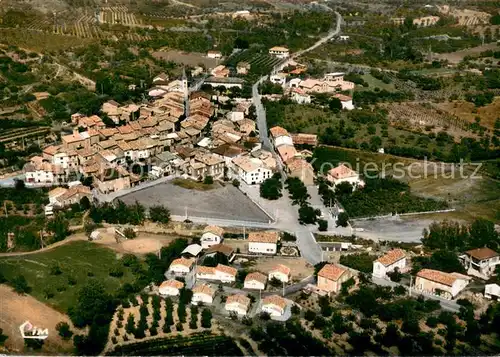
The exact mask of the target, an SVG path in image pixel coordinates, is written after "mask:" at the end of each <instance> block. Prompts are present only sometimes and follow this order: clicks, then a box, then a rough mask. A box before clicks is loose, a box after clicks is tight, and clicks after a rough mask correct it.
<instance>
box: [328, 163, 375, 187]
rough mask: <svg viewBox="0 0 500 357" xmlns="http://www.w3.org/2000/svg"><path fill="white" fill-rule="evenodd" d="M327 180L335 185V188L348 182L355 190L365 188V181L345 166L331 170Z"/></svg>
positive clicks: (341, 165)
mask: <svg viewBox="0 0 500 357" xmlns="http://www.w3.org/2000/svg"><path fill="white" fill-rule="evenodd" d="M326 179H327V180H328V181H330V182H331V183H333V185H334V186H336V185H338V184H339V183H342V182H348V183H350V184H351V185H352V187H353V189H356V188H357V187H358V186H360V187H362V186H364V184H365V183H364V181H363V180H361V179H360V178H359V174H358V173H357V172H356V171H354V170H353V169H351V168H349V167H347V166H346V165H344V164H340V165H339V166H337V167H334V168H333V169H331V170H329V171H328V173H327V176H326Z"/></svg>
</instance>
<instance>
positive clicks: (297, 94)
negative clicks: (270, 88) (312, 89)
mask: <svg viewBox="0 0 500 357" xmlns="http://www.w3.org/2000/svg"><path fill="white" fill-rule="evenodd" d="M290 99H291V100H293V101H294V102H295V103H298V104H310V103H311V96H310V95H309V94H307V93H306V92H304V91H303V90H302V89H300V88H292V91H291V95H290Z"/></svg>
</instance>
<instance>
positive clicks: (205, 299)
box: [191, 284, 215, 304]
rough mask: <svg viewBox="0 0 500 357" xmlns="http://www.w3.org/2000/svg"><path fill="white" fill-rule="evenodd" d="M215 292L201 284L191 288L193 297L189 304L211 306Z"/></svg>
mask: <svg viewBox="0 0 500 357" xmlns="http://www.w3.org/2000/svg"><path fill="white" fill-rule="evenodd" d="M214 295H215V290H214V289H212V288H211V287H210V286H209V285H206V284H201V285H198V286H195V287H194V288H193V297H192V298H191V303H193V304H198V303H200V302H201V303H204V304H211V303H212V302H213V301H214Z"/></svg>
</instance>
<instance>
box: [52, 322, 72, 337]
mask: <svg viewBox="0 0 500 357" xmlns="http://www.w3.org/2000/svg"><path fill="white" fill-rule="evenodd" d="M56 331H57V332H59V336H61V337H62V339H63V340H69V339H70V338H71V337H72V336H73V331H71V329H70V328H69V325H68V323H67V322H64V321H61V322H59V323H58V324H57V325H56Z"/></svg>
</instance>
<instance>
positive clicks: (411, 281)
mask: <svg viewBox="0 0 500 357" xmlns="http://www.w3.org/2000/svg"><path fill="white" fill-rule="evenodd" d="M412 283H413V276H412V275H410V288H409V289H408V296H410V297H411V285H412Z"/></svg>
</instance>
